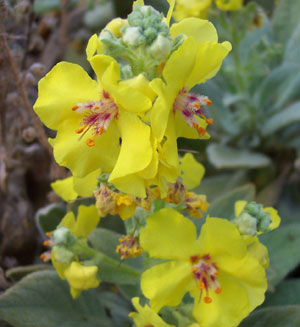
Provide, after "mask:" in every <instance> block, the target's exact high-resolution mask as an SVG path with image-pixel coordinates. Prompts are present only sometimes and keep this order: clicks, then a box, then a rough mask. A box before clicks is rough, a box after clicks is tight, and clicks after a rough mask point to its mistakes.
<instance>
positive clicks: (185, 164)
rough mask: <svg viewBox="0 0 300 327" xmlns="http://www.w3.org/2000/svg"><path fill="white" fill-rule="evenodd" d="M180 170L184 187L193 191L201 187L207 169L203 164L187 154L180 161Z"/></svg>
mask: <svg viewBox="0 0 300 327" xmlns="http://www.w3.org/2000/svg"><path fill="white" fill-rule="evenodd" d="M180 170H181V174H180V176H181V177H182V181H183V185H184V186H185V187H186V188H187V189H188V190H190V189H193V188H195V187H196V186H198V185H200V182H201V180H202V177H203V176H204V173H205V168H204V166H203V165H202V164H200V163H199V162H198V161H196V160H195V158H194V156H193V155H192V154H191V153H186V154H185V155H184V156H183V158H181V160H180Z"/></svg>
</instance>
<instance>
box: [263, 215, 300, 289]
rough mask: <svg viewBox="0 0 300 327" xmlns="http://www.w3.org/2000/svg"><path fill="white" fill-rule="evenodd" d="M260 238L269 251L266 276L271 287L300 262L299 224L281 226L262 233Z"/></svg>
mask: <svg viewBox="0 0 300 327" xmlns="http://www.w3.org/2000/svg"><path fill="white" fill-rule="evenodd" d="M283 219H284V217H283ZM260 240H261V242H262V243H263V244H265V245H266V246H267V248H268V251H269V257H270V266H269V268H268V269H267V277H268V282H269V286H270V288H271V289H272V288H274V287H275V286H276V285H277V284H278V283H279V282H280V281H281V280H282V279H283V278H284V277H285V276H286V275H287V274H288V273H289V272H290V271H292V270H293V269H294V268H295V267H296V266H297V265H298V264H299V262H300V251H299V249H300V224H289V225H285V226H281V227H279V228H278V229H277V230H274V231H272V232H270V233H267V234H264V235H262V236H261V237H260Z"/></svg>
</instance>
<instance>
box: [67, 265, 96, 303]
mask: <svg viewBox="0 0 300 327" xmlns="http://www.w3.org/2000/svg"><path fill="white" fill-rule="evenodd" d="M97 273H98V267H97V266H84V265H82V264H80V263H78V262H75V261H74V262H72V263H71V265H70V266H69V267H68V268H67V269H66V270H65V278H66V280H67V281H68V283H69V284H70V287H71V295H72V297H73V298H74V299H76V298H77V297H78V296H79V295H80V293H81V292H82V291H84V290H88V289H90V288H96V287H98V286H99V280H98V278H97Z"/></svg>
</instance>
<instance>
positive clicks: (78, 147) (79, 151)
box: [53, 117, 120, 177]
mask: <svg viewBox="0 0 300 327" xmlns="http://www.w3.org/2000/svg"><path fill="white" fill-rule="evenodd" d="M78 127H79V122H78V119H77V118H76V117H75V118H74V119H68V120H65V121H64V122H63V123H62V124H61V125H60V128H59V130H58V132H57V136H56V138H55V142H54V152H53V154H54V158H55V160H56V161H57V163H58V164H59V165H61V166H65V167H67V168H69V169H70V170H71V171H72V174H73V175H74V176H77V177H84V176H86V175H88V174H90V173H91V172H93V171H95V170H97V169H99V168H102V169H103V170H104V171H105V172H110V171H111V170H112V168H113V167H114V165H115V162H116V159H117V157H118V153H119V149H120V145H119V132H118V130H117V127H116V125H115V123H114V122H112V123H111V124H110V126H109V128H108V129H107V131H106V132H105V133H103V134H102V135H101V136H97V137H96V140H95V146H93V147H89V146H87V144H86V142H85V141H86V139H87V138H91V137H92V132H93V131H92V129H91V130H90V131H89V132H88V133H87V134H86V135H85V136H84V137H83V138H82V139H79V136H78V134H76V133H75V130H76V129H78Z"/></svg>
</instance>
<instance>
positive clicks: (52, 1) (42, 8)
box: [33, 0, 78, 14]
mask: <svg viewBox="0 0 300 327" xmlns="http://www.w3.org/2000/svg"><path fill="white" fill-rule="evenodd" d="M77 2H78V0H71V1H68V5H69V6H70V7H73V6H75V5H76V4H77ZM60 8H61V1H60V0H35V1H34V3H33V11H34V13H35V14H43V13H46V12H49V11H53V10H60Z"/></svg>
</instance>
